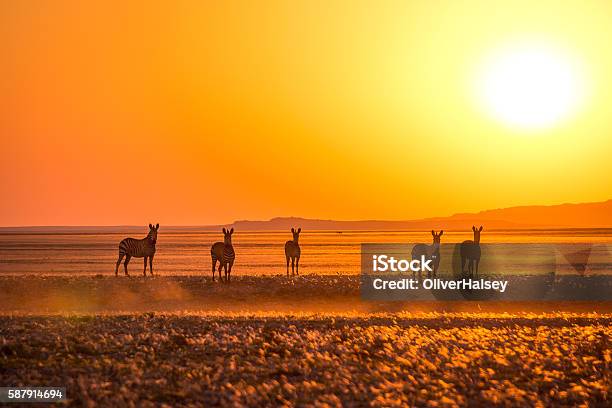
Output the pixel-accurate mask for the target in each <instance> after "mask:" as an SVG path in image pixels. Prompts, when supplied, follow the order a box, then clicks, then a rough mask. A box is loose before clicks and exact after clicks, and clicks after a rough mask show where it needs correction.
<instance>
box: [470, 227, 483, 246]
mask: <svg viewBox="0 0 612 408" xmlns="http://www.w3.org/2000/svg"><path fill="white" fill-rule="evenodd" d="M472 231H474V243H476V244H478V243H479V242H480V233H481V232H482V225H481V226H480V228H476V227H475V226H474V225H472Z"/></svg>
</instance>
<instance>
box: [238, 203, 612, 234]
mask: <svg viewBox="0 0 612 408" xmlns="http://www.w3.org/2000/svg"><path fill="white" fill-rule="evenodd" d="M478 223H480V224H486V226H487V228H488V229H491V228H495V229H513V228H612V200H608V201H603V202H598V203H583V204H560V205H550V206H544V205H532V206H521V207H510V208H501V209H495V210H485V211H481V212H478V213H460V214H454V215H451V216H450V217H435V218H425V219H417V220H405V221H381V220H363V221H334V220H318V219H308V218H299V217H278V218H272V219H271V220H268V221H247V220H242V221H236V222H234V224H233V227H234V228H236V229H238V230H240V231H245V230H247V231H265V230H285V229H288V228H291V227H294V226H300V227H302V228H304V229H309V230H332V231H333V230H338V231H347V230H352V231H354V230H409V229H430V228H446V229H450V230H452V229H466V228H471V226H472V225H474V224H478Z"/></svg>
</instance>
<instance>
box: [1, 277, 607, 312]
mask: <svg viewBox="0 0 612 408" xmlns="http://www.w3.org/2000/svg"><path fill="white" fill-rule="evenodd" d="M359 279H360V278H359V276H356V275H353V276H347V275H344V276H340V275H322V276H321V275H306V276H300V277H296V278H287V277H285V276H237V277H234V278H232V282H231V284H229V285H228V284H222V283H219V282H214V283H213V282H211V279H210V277H200V276H162V277H160V276H156V277H154V278H150V277H147V278H143V277H142V276H135V277H131V278H126V277H123V276H120V277H117V278H116V277H114V276H108V275H104V276H102V275H99V276H97V277H92V276H82V275H81V276H75V277H67V276H48V277H45V276H37V275H29V276H1V275H0V295H1V297H0V313H9V312H26V313H38V314H54V313H73V312H76V313H101V312H149V311H159V312H179V311H222V312H261V311H266V312H285V313H292V312H312V313H318V312H325V313H345V312H351V311H355V312H363V313H370V312H398V311H412V312H414V311H440V312H442V311H447V312H479V311H491V312H501V311H507V312H522V311H530V312H551V311H558V310H562V311H572V312H592V311H596V312H600V313H612V302H486V301H483V302H466V301H464V302H457V301H453V302H438V301H411V302H365V301H362V299H361V295H360V287H359V285H360V282H359Z"/></svg>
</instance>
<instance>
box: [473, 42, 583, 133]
mask: <svg viewBox="0 0 612 408" xmlns="http://www.w3.org/2000/svg"><path fill="white" fill-rule="evenodd" d="M481 69H482V70H481V71H480V72H479V73H478V80H477V84H478V85H477V87H478V94H479V99H480V102H481V104H482V105H483V107H484V108H485V110H486V111H487V112H488V113H489V114H491V115H492V116H493V117H494V118H496V119H497V120H499V121H501V122H503V123H504V124H506V125H508V126H510V127H513V128H519V129H523V130H539V129H545V128H549V127H552V126H555V125H557V124H558V123H559V122H560V121H562V120H564V119H567V118H568V117H570V116H571V115H572V114H573V113H575V112H576V110H577V109H578V107H579V105H580V103H581V102H582V99H583V97H584V93H585V89H584V88H585V86H584V77H583V76H582V75H581V74H580V72H579V71H580V70H579V69H578V67H577V64H575V62H574V61H573V60H572V59H571V58H569V57H568V56H566V55H565V54H564V53H562V52H560V51H559V50H557V49H555V48H552V47H547V46H544V45H532V44H531V45H518V46H513V47H508V48H505V49H502V50H499V51H498V52H496V53H494V54H492V55H491V56H490V57H489V58H488V59H487V60H486V61H485V63H484V64H483V66H482V68H481Z"/></svg>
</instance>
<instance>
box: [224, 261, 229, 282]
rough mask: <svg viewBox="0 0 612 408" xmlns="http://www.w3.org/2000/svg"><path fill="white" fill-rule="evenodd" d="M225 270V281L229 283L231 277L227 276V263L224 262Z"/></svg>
mask: <svg viewBox="0 0 612 408" xmlns="http://www.w3.org/2000/svg"><path fill="white" fill-rule="evenodd" d="M223 272H224V273H225V283H229V279H228V278H227V263H225V264H223Z"/></svg>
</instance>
